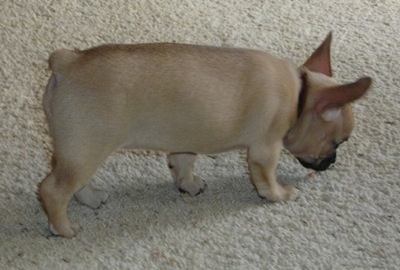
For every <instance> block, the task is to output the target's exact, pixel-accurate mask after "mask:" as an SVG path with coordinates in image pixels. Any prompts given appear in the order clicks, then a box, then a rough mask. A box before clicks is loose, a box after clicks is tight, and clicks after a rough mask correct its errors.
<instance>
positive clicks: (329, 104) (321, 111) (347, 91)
mask: <svg viewBox="0 0 400 270" xmlns="http://www.w3.org/2000/svg"><path fill="white" fill-rule="evenodd" d="M371 83H372V79H371V78H370V77H364V78H361V79H359V80H357V81H356V82H354V83H349V84H344V85H339V86H334V87H330V88H327V89H324V90H323V91H321V92H320V93H319V95H318V98H317V101H316V104H315V112H316V113H317V115H319V116H321V117H322V119H324V120H325V121H333V120H335V119H336V118H337V117H339V115H340V112H341V108H342V107H343V106H344V105H346V104H348V103H351V102H353V101H354V100H356V99H358V98H360V97H362V96H363V95H364V94H365V92H366V91H367V90H368V88H369V87H370V86H371Z"/></svg>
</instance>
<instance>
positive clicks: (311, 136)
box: [284, 105, 354, 171]
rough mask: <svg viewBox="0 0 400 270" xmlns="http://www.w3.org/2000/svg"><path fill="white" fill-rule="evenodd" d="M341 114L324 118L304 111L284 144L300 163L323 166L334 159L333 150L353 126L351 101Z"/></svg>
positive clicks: (316, 167) (334, 153)
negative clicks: (333, 118) (328, 119)
mask: <svg viewBox="0 0 400 270" xmlns="http://www.w3.org/2000/svg"><path fill="white" fill-rule="evenodd" d="M339 113H340V115H339V116H338V117H337V118H336V119H335V120H332V121H326V120H324V119H322V118H321V117H319V116H318V115H316V114H315V112H313V111H308V112H304V113H303V115H302V116H301V117H300V118H299V120H298V121H297V123H296V125H295V126H294V127H293V128H292V129H291V130H290V131H289V132H288V134H287V136H286V137H285V140H284V144H285V147H286V148H287V149H288V150H289V151H290V152H291V153H292V154H293V155H294V156H295V157H296V158H297V159H298V160H299V161H300V163H301V164H302V165H303V166H304V167H306V168H310V169H314V170H316V171H324V170H326V169H327V168H328V167H329V166H330V165H331V164H332V163H334V162H335V161H336V150H337V148H338V147H339V145H340V144H342V143H343V142H345V141H346V140H347V139H348V138H349V137H350V133H351V131H352V129H353V126H354V118H353V115H352V110H351V107H350V105H346V106H345V107H343V108H342V109H341V110H340V112H339Z"/></svg>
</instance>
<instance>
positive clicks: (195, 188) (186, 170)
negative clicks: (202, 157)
mask: <svg viewBox="0 0 400 270" xmlns="http://www.w3.org/2000/svg"><path fill="white" fill-rule="evenodd" d="M196 157H197V155H196V154H194V153H171V154H169V155H168V167H169V169H170V171H171V175H172V177H173V178H174V180H175V183H176V185H177V186H178V188H179V190H180V191H182V192H187V193H189V194H190V195H192V196H195V195H198V194H200V193H201V192H203V191H204V188H205V187H206V184H205V182H204V181H203V180H202V179H200V178H198V177H197V176H194V175H193V172H192V171H193V164H194V162H195V161H196Z"/></svg>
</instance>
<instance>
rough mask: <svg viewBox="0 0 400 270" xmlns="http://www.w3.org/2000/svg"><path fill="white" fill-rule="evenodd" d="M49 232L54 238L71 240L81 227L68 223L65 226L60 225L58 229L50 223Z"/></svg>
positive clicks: (71, 222)
mask: <svg viewBox="0 0 400 270" xmlns="http://www.w3.org/2000/svg"><path fill="white" fill-rule="evenodd" d="M49 230H50V232H51V234H52V235H54V236H62V237H65V238H72V237H74V236H76V235H77V234H78V232H79V231H80V230H81V227H80V226H79V224H78V223H76V222H74V221H69V222H68V223H67V224H62V225H61V226H59V228H58V229H56V228H55V226H54V225H53V224H51V223H49Z"/></svg>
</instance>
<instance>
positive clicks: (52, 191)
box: [39, 155, 107, 238]
mask: <svg viewBox="0 0 400 270" xmlns="http://www.w3.org/2000/svg"><path fill="white" fill-rule="evenodd" d="M106 156H107V155H90V159H82V158H81V157H82V155H81V156H79V155H77V156H76V158H74V159H66V158H65V157H64V156H62V155H57V156H56V158H55V159H56V165H55V168H54V170H53V172H52V173H51V174H50V175H49V176H48V177H47V178H45V179H44V180H43V182H42V183H41V184H40V185H39V199H40V200H41V202H42V205H43V208H44V210H45V211H46V213H47V216H48V218H49V227H50V231H51V232H52V233H53V234H54V235H61V236H64V237H67V238H71V237H73V236H75V235H76V234H77V232H78V230H79V226H78V224H77V223H75V222H73V221H70V220H69V218H68V215H67V211H68V205H69V202H70V199H71V197H72V196H73V195H74V194H75V193H76V192H78V191H79V190H82V188H83V187H85V186H86V185H87V184H88V183H89V182H90V180H91V177H92V175H93V174H94V173H95V171H96V169H97V167H98V166H100V164H101V163H102V162H103V161H104V159H105V157H106ZM87 157H89V156H87Z"/></svg>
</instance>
